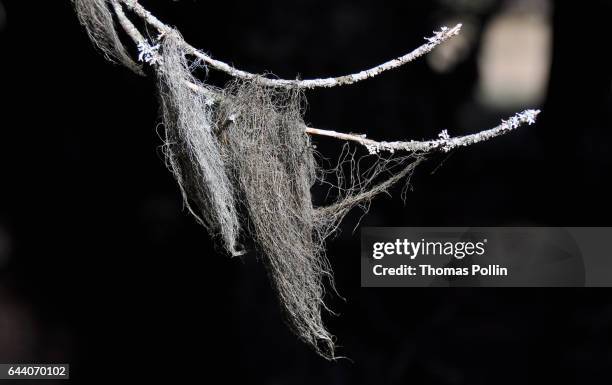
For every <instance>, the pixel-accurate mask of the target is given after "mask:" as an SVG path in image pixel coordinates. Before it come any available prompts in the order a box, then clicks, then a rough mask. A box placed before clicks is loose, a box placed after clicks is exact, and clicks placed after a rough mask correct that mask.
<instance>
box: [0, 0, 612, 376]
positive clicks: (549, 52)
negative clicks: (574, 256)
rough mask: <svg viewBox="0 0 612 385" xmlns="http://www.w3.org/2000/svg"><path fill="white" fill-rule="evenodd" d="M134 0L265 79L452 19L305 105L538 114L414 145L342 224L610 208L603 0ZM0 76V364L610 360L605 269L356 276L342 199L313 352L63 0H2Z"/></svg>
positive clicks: (351, 365) (372, 371)
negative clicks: (228, 248)
mask: <svg viewBox="0 0 612 385" xmlns="http://www.w3.org/2000/svg"><path fill="white" fill-rule="evenodd" d="M142 4H143V5H145V6H147V7H149V8H150V9H151V10H152V11H154V13H155V14H157V15H158V16H159V17H160V18H161V19H162V20H164V21H167V22H168V23H169V24H172V25H176V26H178V27H179V29H180V30H181V32H182V33H183V35H184V36H185V38H186V40H187V41H189V42H190V43H192V44H193V45H195V46H197V47H201V48H203V49H204V50H205V51H207V52H209V53H211V54H212V55H213V56H214V57H216V58H220V59H223V60H225V61H227V62H230V63H234V64H235V65H237V66H238V67H241V68H243V69H245V70H249V71H252V72H265V71H271V72H273V73H274V74H276V75H278V76H281V77H286V78H292V77H295V76H296V75H299V76H301V77H303V78H309V77H320V76H329V75H340V74H345V73H350V72H354V71H357V70H361V69H363V68H368V67H371V66H374V65H376V64H379V63H381V62H383V61H386V60H388V59H390V58H392V57H396V56H399V55H402V54H404V53H406V52H408V51H409V50H411V49H413V48H415V47H417V46H418V45H420V44H422V43H423V37H425V36H430V35H431V31H433V30H436V29H438V28H439V27H440V26H441V25H445V24H446V25H451V24H453V23H456V22H462V23H463V24H464V30H463V33H462V34H461V35H460V36H459V37H457V38H456V39H454V40H452V41H450V42H449V43H447V44H445V45H443V46H441V47H440V48H439V49H437V50H436V51H435V52H434V53H433V54H431V55H430V56H428V57H427V58H425V59H421V60H419V61H418V62H416V63H413V64H411V65H408V66H407V67H404V68H402V69H400V70H396V71H392V72H389V73H386V74H385V75H384V76H380V77H378V78H376V79H373V80H369V81H366V82H363V83H360V84H358V85H354V86H350V87H344V88H340V89H331V90H317V91H311V92H309V93H308V101H309V107H308V111H307V114H306V119H307V122H308V123H309V124H312V125H313V126H314V127H319V128H327V129H335V130H338V131H346V132H363V133H367V134H368V135H369V136H370V137H372V138H376V139H388V140H392V139H428V138H434V137H436V136H437V134H438V133H439V132H440V131H441V130H443V129H447V130H448V131H449V133H450V134H451V135H462V134H467V133H472V132H477V131H480V130H482V129H488V128H492V127H494V126H495V125H497V124H498V123H499V121H500V119H501V118H506V117H508V116H510V115H512V114H513V113H514V112H516V111H518V110H522V109H525V108H541V109H542V110H543V112H542V114H541V117H540V119H539V122H538V124H537V125H535V126H530V127H525V128H522V129H520V130H519V131H517V132H515V133H512V134H509V135H507V136H504V137H502V138H498V139H495V140H493V141H490V142H487V143H483V144H479V145H476V146H474V147H470V148H467V149H462V150H459V151H454V152H452V153H450V154H444V155H438V156H435V157H432V158H431V159H430V160H429V161H428V162H427V164H426V165H424V166H422V167H421V168H420V169H419V170H418V171H417V173H416V174H415V176H414V178H413V180H412V183H411V190H410V191H409V193H408V195H407V201H406V203H405V204H404V203H403V202H402V200H401V199H400V197H399V188H398V189H397V190H396V191H394V193H395V194H394V197H380V198H378V199H377V200H375V201H374V203H373V204H372V208H371V210H370V213H369V214H368V215H367V216H366V217H365V218H364V219H363V220H362V222H361V226H487V225H543V226H610V213H611V211H612V210H611V208H612V204H611V203H610V196H611V192H612V188H611V187H610V184H609V183H608V182H609V176H610V170H611V166H612V160H611V159H612V158H611V157H610V146H611V144H610V143H611V142H612V141H611V139H612V130H611V129H612V92H611V90H612V79H611V73H612V63H611V59H610V55H609V54H610V43H609V42H610V38H611V37H612V34H611V33H610V28H609V27H608V26H607V24H608V22H609V17H610V15H611V14H612V3H611V2H610V1H609V0H591V1H588V2H569V1H552V0H530V1H519V0H515V1H501V0H456V1H453V0H436V1H418V2H415V1H413V2H409V1H388V2H384V3H382V2H375V1H315V0H299V1H293V2H288V1H277V0H274V1H266V2H238V1H224V2H214V3H212V2H208V1H198V0H181V1H178V2H177V1H170V0H167V1H166V0H164V1H162V0H159V1H145V0H142ZM0 76H1V81H0V90H1V95H2V102H1V104H0V132H1V135H2V137H1V138H2V139H1V141H0V143H1V144H2V150H1V151H0V157H1V159H0V171H1V172H0V177H1V179H0V362H5V363H11V362H22V363H25V362H39V363H47V362H58V363H59V362H61V363H70V364H71V377H72V382H75V383H88V384H91V383H108V381H109V380H111V379H115V380H116V379H118V378H120V377H121V378H124V379H126V380H127V381H138V382H143V383H144V382H148V381H151V380H165V381H172V382H173V383H178V382H179V381H181V380H186V379H191V380H198V381H202V382H204V383H207V382H223V383H241V384H244V383H248V384H270V385H272V384H404V383H409V382H410V383H419V384H420V383H426V384H457V385H458V384H471V385H476V384H491V383H495V384H515V383H517V382H520V383H542V382H544V383H549V382H553V381H562V382H563V383H581V384H586V383H595V382H596V380H597V383H607V382H609V380H610V378H609V371H608V368H609V367H610V365H612V351H611V349H610V346H609V343H608V342H609V341H610V340H611V339H610V338H612V300H610V294H611V292H610V290H608V289H596V290H595V289H590V290H587V289H548V290H546V289H538V290H535V289H491V288H489V289H467V288H462V289H457V288H454V289H444V288H436V289H433V288H431V289H362V288H360V287H359V286H360V283H359V244H360V239H359V232H358V231H357V232H355V233H353V229H354V228H355V225H356V224H357V219H358V218H359V216H358V215H352V216H350V217H349V218H348V219H347V220H346V222H345V223H344V225H343V231H342V233H341V234H340V235H339V236H338V237H337V238H336V239H334V240H332V241H330V242H329V244H328V246H329V257H330V260H331V262H332V265H333V268H334V271H335V274H336V279H337V287H338V289H339V292H340V294H341V295H342V296H343V297H344V298H345V299H346V301H342V300H340V299H338V298H335V297H332V296H330V298H329V301H330V303H331V305H332V308H333V309H334V310H335V311H337V312H338V313H339V316H338V317H335V316H331V315H329V316H328V317H327V324H328V326H329V327H330V329H331V331H332V332H333V333H334V334H335V335H336V336H337V338H338V342H339V344H340V345H341V346H342V348H341V350H340V354H342V355H345V356H347V357H349V358H350V360H341V361H339V362H336V363H329V362H326V361H324V360H322V359H321V358H319V357H318V356H316V355H315V354H314V353H313V352H312V351H310V350H309V349H308V348H307V347H306V346H305V345H303V344H302V343H301V342H299V341H298V340H297V339H296V338H295V337H294V336H293V335H292V334H291V333H290V332H289V329H288V328H287V327H286V326H285V325H284V324H283V321H282V317H281V314H280V311H279V307H278V304H277V302H276V299H275V295H274V293H273V292H272V290H271V287H270V285H269V282H268V280H267V278H266V273H265V270H264V268H263V267H262V265H261V263H259V262H258V261H257V258H258V257H257V256H255V255H252V254H249V255H246V256H245V257H243V258H236V259H229V258H228V257H226V256H224V255H222V253H219V252H217V251H216V250H215V246H214V245H213V244H212V242H211V240H210V239H209V238H208V236H207V234H206V233H205V231H204V229H203V228H200V227H199V226H197V225H196V223H195V221H194V220H193V219H192V218H190V217H189V216H188V215H187V213H186V211H185V210H184V209H183V207H182V203H181V199H180V195H179V192H178V189H177V187H176V184H175V182H174V181H173V180H172V178H171V176H170V173H169V172H168V171H167V170H166V168H165V166H164V163H163V160H162V156H161V152H160V145H161V141H160V139H159V135H158V133H157V131H158V130H159V127H158V126H157V125H158V123H159V119H158V103H157V100H156V96H155V81H154V80H153V79H152V78H150V77H149V78H139V77H137V76H135V75H133V74H132V73H130V72H129V71H128V70H126V69H123V68H120V67H118V66H113V65H111V64H109V63H107V62H105V61H104V59H103V58H102V57H101V56H100V55H99V54H98V52H96V51H95V49H94V48H93V47H92V45H91V43H90V42H89V40H88V38H87V36H86V34H85V32H84V30H83V29H82V28H81V27H80V26H79V25H78V22H77V19H76V17H75V15H74V13H73V11H72V8H71V4H70V2H69V1H61V2H59V1H53V2H51V1H44V2H27V1H19V0H12V1H8V0H0ZM226 80H227V79H225V78H223V77H222V76H219V75H218V74H214V73H211V75H210V81H211V82H213V83H215V84H223V82H224V81H226ZM316 142H317V146H318V149H319V150H320V151H321V152H322V153H323V154H324V155H327V156H329V157H333V156H334V155H337V154H338V153H339V150H340V143H338V142H335V141H331V140H326V139H316ZM215 378H218V379H215ZM20 383H22V384H25V383H27V382H25V381H24V382H20ZM47 383H51V381H49V382H47Z"/></svg>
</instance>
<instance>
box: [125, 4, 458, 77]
mask: <svg viewBox="0 0 612 385" xmlns="http://www.w3.org/2000/svg"><path fill="white" fill-rule="evenodd" d="M120 1H122V2H123V3H124V4H125V5H126V6H127V7H128V8H129V9H130V10H131V11H133V12H134V13H135V14H136V15H138V16H139V17H141V18H142V19H144V20H145V21H146V22H147V23H148V24H150V25H151V26H153V27H154V28H156V29H157V30H158V32H159V33H161V34H165V33H169V32H171V31H172V30H173V29H172V28H171V27H169V26H167V25H166V24H164V23H162V22H161V21H160V20H159V19H158V18H157V17H155V16H154V15H153V14H152V13H151V12H149V11H148V10H147V9H145V8H144V7H143V6H142V5H140V4H139V3H138V2H137V1H136V0H120ZM460 30H461V24H457V25H456V26H454V27H453V28H448V27H442V28H441V30H440V31H437V32H435V33H434V35H433V36H432V37H429V38H426V40H427V43H425V44H423V45H422V46H420V47H418V48H417V49H415V50H414V51H412V52H410V53H408V54H406V55H404V56H400V57H398V58H396V59H393V60H389V61H387V62H385V63H383V64H380V65H378V66H376V67H373V68H370V69H368V70H364V71H361V72H358V73H355V74H350V75H344V76H338V77H331V78H321V79H306V80H297V79H296V80H287V79H270V78H265V77H262V76H261V75H258V74H253V73H250V72H246V71H242V70H239V69H237V68H234V67H232V66H231V65H229V64H227V63H225V62H222V61H220V60H216V59H213V58H212V57H210V56H209V55H207V54H205V53H203V52H202V51H200V50H198V49H197V48H195V47H193V46H191V45H189V44H188V43H187V42H185V43H184V49H185V51H186V52H188V53H189V54H191V55H194V56H196V57H197V58H199V59H201V60H202V61H203V62H205V63H206V64H207V65H209V66H210V67H212V68H215V69H217V70H219V71H222V72H225V73H227V74H228V75H230V76H232V77H235V78H238V79H243V80H254V79H256V80H257V81H258V82H260V83H261V84H262V85H265V86H268V87H283V88H289V87H300V88H331V87H336V86H342V85H348V84H354V83H357V82H360V81H363V80H366V79H369V78H373V77H375V76H377V75H380V74H381V73H383V72H385V71H388V70H392V69H395V68H398V67H401V66H403V65H404V64H407V63H410V62H411V61H414V60H415V59H417V58H419V57H421V56H423V55H425V54H427V53H429V52H431V51H432V50H433V49H434V48H435V47H437V46H438V45H440V44H442V43H444V42H445V41H446V40H448V39H450V38H451V37H453V36H455V35H458V34H459V31H460Z"/></svg>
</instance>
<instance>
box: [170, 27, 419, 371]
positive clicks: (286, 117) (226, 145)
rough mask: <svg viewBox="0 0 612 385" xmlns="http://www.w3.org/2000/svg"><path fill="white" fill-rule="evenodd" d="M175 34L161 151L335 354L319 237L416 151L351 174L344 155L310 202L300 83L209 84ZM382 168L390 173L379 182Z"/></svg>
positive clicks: (307, 334)
mask: <svg viewBox="0 0 612 385" xmlns="http://www.w3.org/2000/svg"><path fill="white" fill-rule="evenodd" d="M181 43H182V38H181V37H180V35H179V34H178V33H171V34H168V35H166V36H165V37H164V39H163V43H162V47H161V59H160V63H159V69H158V75H159V80H160V82H159V84H160V86H159V90H160V97H161V101H162V118H163V121H164V126H165V142H166V143H165V153H166V158H167V162H168V165H169V168H170V170H171V171H172V173H173V174H174V176H175V178H176V180H177V181H178V184H179V186H180V188H181V192H182V194H183V197H184V200H185V204H186V206H187V208H188V209H189V211H190V212H191V213H192V214H193V215H194V216H195V217H196V218H197V219H198V221H199V222H200V223H202V224H203V225H204V226H205V227H206V228H207V229H208V231H209V233H210V234H211V235H212V236H214V237H217V238H220V240H222V242H223V244H224V246H225V249H226V250H227V251H228V253H230V254H232V255H240V254H242V253H243V250H242V247H241V246H240V244H241V242H239V239H241V238H242V239H245V240H248V241H252V242H253V243H254V245H255V248H256V249H257V251H258V254H259V255H261V256H262V257H263V259H264V261H265V264H266V266H267V270H268V273H269V276H270V278H271V281H272V283H273V285H274V288H275V289H276V291H277V293H278V296H279V300H280V303H281V305H282V308H283V310H284V312H285V315H286V319H287V321H288V323H289V324H290V326H291V327H292V329H293V331H294V332H295V333H296V334H297V335H298V336H299V338H301V339H302V340H303V341H304V342H306V343H307V344H309V345H311V346H312V347H314V348H315V350H316V351H317V352H318V353H319V354H321V355H322V356H323V357H326V358H328V359H333V358H334V357H335V355H334V342H333V337H332V335H331V334H330V333H329V332H328V331H327V330H326V329H325V327H324V325H323V321H322V317H321V313H322V309H324V308H326V307H325V304H324V302H323V297H324V294H325V283H328V284H329V286H330V287H332V288H333V277H332V273H331V269H330V268H329V262H328V260H327V258H326V256H325V250H324V247H323V244H324V240H325V238H326V237H327V236H328V235H330V234H331V233H332V232H334V230H335V229H336V226H337V224H338V223H339V222H340V221H341V220H342V218H343V217H344V215H346V213H347V212H348V211H349V210H350V209H351V208H352V207H355V206H360V205H361V206H364V207H367V202H369V200H370V199H372V198H373V197H374V196H376V195H377V194H379V193H382V192H385V191H386V190H387V189H388V188H389V187H390V186H391V185H393V184H394V183H396V182H397V181H399V180H401V179H402V178H404V177H406V176H407V175H409V174H410V172H411V171H412V170H413V168H414V166H415V165H416V164H418V158H416V157H414V156H406V157H400V158H396V159H394V160H393V161H390V160H386V159H384V158H377V160H376V162H375V163H376V165H375V167H371V168H369V171H368V172H366V173H364V175H353V172H354V170H353V168H355V167H354V166H355V162H354V159H353V158H352V156H350V157H349V159H346V160H345V161H346V162H347V163H348V165H349V166H350V171H349V172H350V173H351V178H349V180H350V182H349V184H348V186H337V187H338V200H337V201H336V202H335V203H334V204H332V205H330V206H326V207H322V208H315V207H313V203H312V196H311V192H310V189H311V187H312V186H313V184H314V183H315V182H316V180H317V176H318V175H317V172H318V169H317V166H316V162H315V158H314V150H313V147H312V145H311V143H310V138H309V136H308V135H306V134H305V132H304V127H305V124H304V121H303V118H302V116H303V110H302V107H303V105H304V103H305V101H304V98H303V95H302V93H301V91H300V90H299V89H296V88H284V89H276V88H269V87H265V86H263V85H261V84H260V83H259V82H258V79H253V80H251V81H235V82H233V83H230V84H229V85H228V86H226V87H225V88H224V89H222V90H220V89H217V88H213V87H211V86H209V85H207V84H205V83H203V82H200V81H199V80H198V79H197V78H195V76H193V72H194V71H195V70H196V69H197V66H198V63H196V64H194V63H192V62H189V61H188V60H187V59H186V57H185V52H184V51H183V50H182V49H181ZM356 168H358V167H356ZM398 168H399V170H398ZM341 169H342V167H341V166H339V169H338V170H341ZM387 172H389V173H390V175H392V176H390V177H388V178H387V179H386V180H384V181H383V182H381V183H379V184H376V182H375V181H376V180H377V177H378V176H379V175H381V174H384V173H387ZM339 179H340V180H344V179H343V178H342V177H340V178H339ZM325 281H327V282H325Z"/></svg>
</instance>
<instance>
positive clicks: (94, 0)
mask: <svg viewBox="0 0 612 385" xmlns="http://www.w3.org/2000/svg"><path fill="white" fill-rule="evenodd" d="M72 3H73V4H74V8H75V11H76V14H77V17H78V18H79V21H80V22H81V24H82V25H83V27H85V30H86V31H87V34H88V35H89V38H90V39H91V41H93V42H94V44H95V45H96V46H97V47H98V48H99V49H100V51H101V52H102V53H103V54H104V56H105V57H106V58H107V59H108V60H109V61H113V62H116V63H121V64H123V65H124V66H126V67H127V68H129V69H131V70H132V71H134V72H136V73H137V74H142V70H141V69H140V66H139V65H138V64H136V62H134V60H132V58H131V57H130V55H129V54H128V52H127V50H126V49H125V47H124V46H123V43H122V42H121V39H119V34H118V33H117V30H116V29H115V22H114V20H113V14H112V12H111V10H110V8H109V7H108V4H107V0H72Z"/></svg>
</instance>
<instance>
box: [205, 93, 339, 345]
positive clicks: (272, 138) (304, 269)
mask: <svg viewBox="0 0 612 385" xmlns="http://www.w3.org/2000/svg"><path fill="white" fill-rule="evenodd" d="M224 95H225V96H224V98H223V101H222V102H221V106H220V108H219V113H218V115H217V119H218V121H217V127H220V130H221V132H220V133H219V135H220V143H221V145H222V147H223V149H224V151H223V153H224V157H225V164H226V165H228V167H229V170H230V174H231V175H232V178H233V181H234V183H235V185H236V186H237V189H238V191H239V194H240V198H241V199H239V201H240V202H242V204H243V206H244V207H243V209H244V210H245V212H246V213H247V218H248V224H247V226H248V230H249V233H250V234H251V236H252V238H253V240H254V241H255V243H256V247H257V248H258V249H259V251H260V253H261V255H263V256H264V259H265V261H266V266H267V268H268V272H269V276H270V277H271V280H272V282H273V284H274V287H275V289H276V291H277V292H278V295H279V299H280V302H281V304H282V306H283V309H284V310H285V313H286V317H287V320H288V321H289V323H290V324H291V326H292V328H293V329H294V331H295V332H296V333H297V335H298V336H299V337H300V338H301V339H303V340H304V341H305V342H307V343H308V344H310V345H312V346H314V347H315V348H316V349H317V350H318V351H319V353H321V354H323V355H325V356H327V357H333V356H334V344H333V341H332V336H331V335H330V334H329V333H328V332H327V330H326V329H325V327H324V326H323V322H322V320H321V309H322V307H323V306H324V303H323V295H324V285H323V279H324V278H325V277H328V278H329V280H330V282H331V279H332V278H331V270H330V269H329V266H328V261H327V258H326V257H325V254H324V249H323V247H322V242H323V239H319V237H318V234H320V232H319V231H316V229H315V209H314V207H313V204H312V197H311V193H310V189H311V187H312V185H313V184H314V183H315V181H316V164H315V159H314V154H313V149H312V146H311V144H310V139H309V137H308V136H307V135H305V134H304V122H303V121H302V111H301V107H302V102H303V98H302V95H301V93H300V92H299V91H297V90H270V89H269V88H264V87H261V86H259V85H258V84H257V82H256V81H253V82H236V83H233V84H232V85H231V86H229V87H227V88H226V89H225V92H224Z"/></svg>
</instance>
